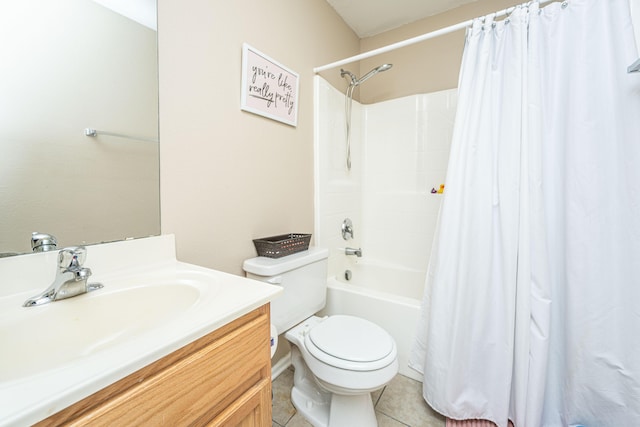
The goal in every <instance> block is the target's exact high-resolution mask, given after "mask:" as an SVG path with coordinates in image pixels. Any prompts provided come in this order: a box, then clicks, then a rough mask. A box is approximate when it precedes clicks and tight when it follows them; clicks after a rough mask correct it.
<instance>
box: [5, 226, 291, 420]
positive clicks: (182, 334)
mask: <svg viewBox="0 0 640 427" xmlns="http://www.w3.org/2000/svg"><path fill="white" fill-rule="evenodd" d="M56 258H57V252H51V253H41V254H30V255H25V256H20V257H12V258H4V259H0V278H1V279H2V284H1V287H0V324H3V325H8V324H9V325H11V324H15V327H16V328H19V327H20V322H18V323H16V322H15V319H16V317H20V316H21V317H24V318H25V319H27V318H28V317H29V316H30V315H31V313H33V314H34V315H35V314H36V311H38V312H39V313H44V310H52V309H55V310H60V309H61V308H63V307H65V308H68V309H69V310H70V311H71V310H74V308H80V307H81V306H82V303H83V302H87V298H96V297H97V298H99V297H100V295H98V294H99V293H100V292H101V291H95V292H92V293H90V294H86V295H80V296H78V297H74V298H70V299H68V300H63V301H57V302H53V303H50V304H47V305H45V306H41V307H29V308H25V307H22V303H23V302H24V300H26V299H27V298H29V297H31V296H33V295H35V294H37V293H39V292H41V291H42V290H44V288H46V287H47V286H48V285H49V284H50V283H51V281H52V280H53V277H54V271H55V266H56ZM85 266H86V267H89V268H91V270H92V271H93V275H92V276H91V278H90V281H92V282H93V281H97V282H101V283H103V284H104V285H105V288H104V292H105V293H106V292H112V293H114V294H115V293H116V292H119V291H121V289H120V288H119V287H121V286H124V288H123V289H122V291H123V292H126V291H127V288H126V286H131V283H134V282H135V281H136V280H138V281H139V282H140V283H143V284H144V283H148V284H150V285H151V286H155V285H158V284H160V285H162V284H164V283H166V284H178V285H180V284H184V285H185V286H191V287H193V288H194V289H197V292H199V297H198V298H197V300H196V301H195V303H194V304H193V305H192V306H190V307H189V308H188V309H187V310H186V311H184V313H178V314H176V315H174V316H173V317H171V318H170V321H166V322H164V323H163V324H161V325H151V327H149V328H147V329H142V330H138V331H134V332H131V331H124V335H127V334H129V335H127V337H125V338H123V339H115V340H113V342H108V343H107V344H106V345H104V346H102V347H101V348H98V349H94V350H91V351H87V352H86V353H87V354H84V355H72V356H70V357H68V358H66V359H65V358H64V357H62V358H60V359H59V363H58V366H56V365H52V364H49V362H48V354H47V353H46V352H43V354H42V365H43V366H47V365H49V366H47V368H43V369H40V368H39V367H38V369H36V371H37V372H35V373H34V374H32V375H29V374H21V375H19V376H18V377H15V376H14V375H12V370H19V369H20V368H21V367H20V366H16V365H15V363H18V364H19V363H20V360H19V359H20V358H19V357H18V358H17V359H18V360H17V361H15V362H12V363H5V362H4V361H3V362H1V363H0V402H2V403H1V404H0V426H14V425H15V426H17V425H26V424H33V423H35V422H38V421H40V420H43V419H44V418H46V417H48V416H50V415H52V414H54V413H56V412H58V411H60V410H62V409H64V408H66V407H68V406H70V405H72V404H74V403H75V402H78V401H80V400H82V399H84V398H86V397H87V396H89V395H91V394H93V393H95V392H97V391H99V390H101V389H103V388H105V387H107V386H109V385H110V384H113V383H115V382H117V381H118V380H121V379H122V378H125V377H126V376H128V375H130V374H132V373H134V372H136V371H138V370H140V369H141V368H144V367H145V366H147V365H149V364H152V363H154V362H156V361H158V360H159V359H161V358H163V357H165V356H167V355H169V354H171V353H173V352H175V351H176V350H178V349H181V348H182V347H184V346H186V345H188V344H190V343H192V342H194V341H196V340H198V339H201V338H202V337H204V336H206V335H208V334H210V333H212V332H213V331H216V330H217V329H219V328H221V327H223V326H224V325H227V324H228V323H229V322H232V321H234V320H235V319H238V318H240V317H242V316H243V315H246V314H247V313H249V312H251V311H253V310H255V309H257V308H258V307H261V306H264V305H265V304H266V303H268V302H269V301H270V300H271V299H272V298H273V297H275V296H276V295H277V294H278V293H280V292H281V289H280V288H279V287H276V286H272V285H268V284H265V283H259V282H257V281H253V280H249V279H245V278H243V277H239V276H235V275H231V274H227V273H222V272H218V271H214V270H210V269H206V268H203V267H199V266H195V265H191V264H186V263H182V262H180V261H177V260H176V257H175V241H174V237H173V236H172V235H166V236H158V237H150V238H145V239H137V240H130V241H123V242H114V243H107V244H100V245H93V246H88V251H87V259H86V261H85ZM127 283H128V284H127ZM123 284H124V285H123ZM138 287H139V286H138ZM105 301H108V299H105ZM146 304H153V298H149V299H148V301H147V302H146ZM113 311H114V312H115V313H117V312H118V307H117V306H115V307H113ZM144 313H145V307H144V303H143V304H141V306H140V316H141V317H143V316H144ZM25 316H26V317H25ZM80 320H82V319H80ZM153 326H156V327H153ZM6 332H8V331H6V330H5V331H4V332H2V331H0V336H2V335H4V334H5V333H6ZM60 332H61V331H57V330H56V328H55V325H52V324H47V325H43V328H42V333H43V334H54V333H60ZM34 339H37V337H35V338H34ZM13 347H18V348H12V346H11V345H10V346H8V347H7V348H5V349H4V350H3V354H2V357H1V358H0V359H3V360H10V359H11V358H12V354H11V353H10V352H12V351H19V347H20V346H19V345H16V346H13ZM265 348H268V343H267V342H266V343H265ZM267 351H268V350H267ZM7 352H9V353H7ZM3 378H4V379H3Z"/></svg>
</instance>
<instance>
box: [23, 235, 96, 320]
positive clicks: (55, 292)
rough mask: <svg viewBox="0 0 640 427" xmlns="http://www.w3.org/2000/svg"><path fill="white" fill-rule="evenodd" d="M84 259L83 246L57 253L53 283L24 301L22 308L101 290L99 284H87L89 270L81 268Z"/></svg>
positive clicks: (85, 255)
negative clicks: (56, 265)
mask: <svg viewBox="0 0 640 427" xmlns="http://www.w3.org/2000/svg"><path fill="white" fill-rule="evenodd" d="M86 257H87V249H86V248H85V247H84V246H72V247H69V248H64V249H62V250H61V251H60V252H58V267H57V269H56V277H55V279H54V280H53V283H52V284H51V286H49V287H48V288H47V289H45V290H44V292H42V293H41V294H39V295H36V296H34V297H32V298H29V299H28V300H27V301H25V303H24V304H23V306H24V307H33V306H34V305H42V304H47V303H50V302H52V301H58V300H61V299H65V298H71V297H75V296H77V295H80V294H84V293H87V292H90V291H95V290H96V289H100V288H102V287H103V285H102V284H100V283H87V279H88V278H89V276H91V269H89V268H86V267H83V266H82V264H83V263H84V260H85V258H86Z"/></svg>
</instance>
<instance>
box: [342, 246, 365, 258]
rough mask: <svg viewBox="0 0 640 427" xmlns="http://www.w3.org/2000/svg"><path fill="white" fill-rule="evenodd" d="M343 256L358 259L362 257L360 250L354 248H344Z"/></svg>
mask: <svg viewBox="0 0 640 427" xmlns="http://www.w3.org/2000/svg"><path fill="white" fill-rule="evenodd" d="M344 253H345V255H355V256H357V257H358V258H361V257H362V248H358V249H354V248H344Z"/></svg>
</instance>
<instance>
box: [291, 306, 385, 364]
mask: <svg viewBox="0 0 640 427" xmlns="http://www.w3.org/2000/svg"><path fill="white" fill-rule="evenodd" d="M304 343H305V347H306V349H307V350H308V351H309V353H310V354H311V355H312V356H313V357H315V358H316V359H318V360H320V361H322V362H323V363H326V364H327V365H330V366H334V367H336V368H341V369H347V370H353V371H373V370H377V369H382V368H384V367H386V366H388V365H389V364H391V363H393V361H394V360H395V359H396V356H397V351H396V346H395V341H394V340H393V338H392V337H391V336H390V335H389V334H388V333H387V331H385V330H384V329H382V328H381V327H379V326H378V325H376V324H375V323H372V322H369V321H368V320H365V319H361V318H359V317H354V316H346V315H334V316H330V317H328V318H326V319H324V320H323V321H321V322H319V323H318V324H317V325H315V326H313V327H312V328H310V329H309V330H308V331H307V333H306V334H305V337H304Z"/></svg>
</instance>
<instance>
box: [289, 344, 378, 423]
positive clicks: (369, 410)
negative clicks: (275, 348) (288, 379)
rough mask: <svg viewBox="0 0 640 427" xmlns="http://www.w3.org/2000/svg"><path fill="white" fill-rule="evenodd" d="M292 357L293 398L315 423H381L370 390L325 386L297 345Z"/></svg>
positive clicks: (292, 348)
mask: <svg viewBox="0 0 640 427" xmlns="http://www.w3.org/2000/svg"><path fill="white" fill-rule="evenodd" d="M291 359H292V362H293V366H294V368H295V372H294V374H293V384H294V385H293V389H292V390H291V402H292V403H293V406H294V407H295V408H296V410H297V411H298V412H300V414H301V415H302V416H303V417H304V418H305V419H306V420H307V421H308V422H309V423H311V424H312V425H313V426H314V427H353V426H358V427H377V426H378V422H377V420H376V415H375V410H374V408H373V401H372V400H371V394H370V393H363V394H349V395H343V394H337V393H330V392H328V391H326V390H323V389H322V388H321V387H320V386H319V385H318V383H317V382H316V379H315V378H314V376H313V374H312V373H311V372H310V371H309V369H308V368H307V366H306V364H305V363H304V360H303V358H302V355H301V354H300V350H299V349H298V348H297V347H296V346H295V345H292V346H291Z"/></svg>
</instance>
